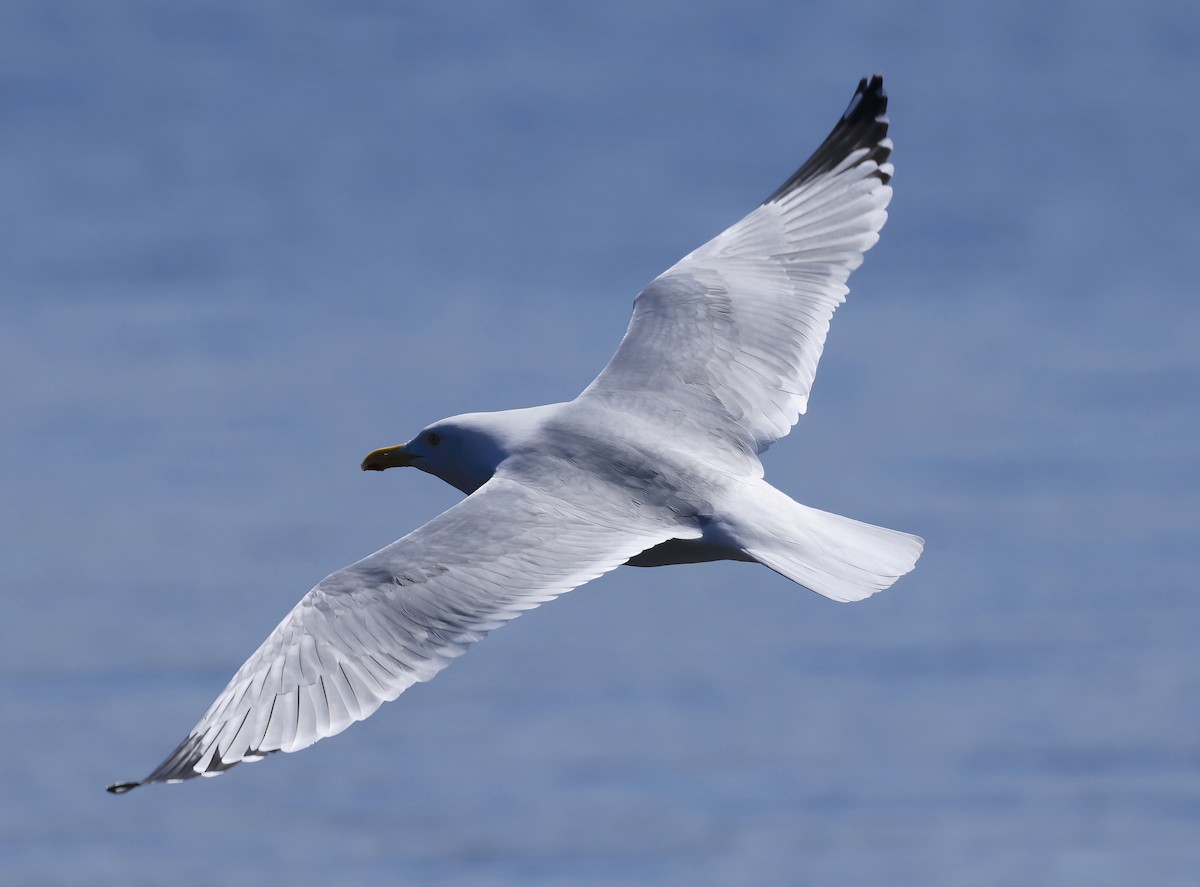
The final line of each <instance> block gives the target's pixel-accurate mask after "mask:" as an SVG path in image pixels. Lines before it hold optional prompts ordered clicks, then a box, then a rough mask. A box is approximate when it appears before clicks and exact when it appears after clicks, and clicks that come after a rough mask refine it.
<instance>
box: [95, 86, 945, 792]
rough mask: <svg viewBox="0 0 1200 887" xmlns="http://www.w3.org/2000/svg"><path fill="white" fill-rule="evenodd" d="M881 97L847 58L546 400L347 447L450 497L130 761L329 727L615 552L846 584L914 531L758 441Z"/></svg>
mask: <svg viewBox="0 0 1200 887" xmlns="http://www.w3.org/2000/svg"><path fill="white" fill-rule="evenodd" d="M886 111H887V96H886V94H885V93H884V91H883V80H882V78H881V77H879V76H878V75H876V76H874V77H871V78H870V79H869V80H868V79H864V80H863V81H861V82H860V83H859V85H858V90H857V91H856V92H855V94H854V97H853V98H852V99H851V100H850V105H849V107H848V108H847V109H846V111H845V113H844V114H843V115H842V117H841V119H840V120H839V121H838V123H837V125H836V126H835V127H834V128H833V131H832V132H831V133H830V134H829V136H828V138H826V139H825V141H824V142H822V143H821V146H820V147H819V148H817V150H816V153H814V154H813V155H812V157H810V158H809V159H808V160H807V161H805V162H804V165H803V166H801V167H800V168H799V169H798V170H797V171H796V172H795V173H794V174H793V175H792V176H791V178H789V179H788V180H787V181H786V182H784V183H783V184H782V185H781V186H780V187H779V189H778V190H776V191H775V192H774V193H773V194H771V196H770V197H768V198H767V199H766V200H765V201H764V202H763V203H762V205H760V206H759V207H757V208H756V209H755V210H754V211H753V212H751V213H750V214H749V215H748V216H746V217H745V218H744V219H742V220H741V221H740V222H738V223H737V224H735V225H734V226H733V227H731V228H729V229H728V230H727V231H724V232H723V233H721V234H719V235H717V236H716V237H715V238H714V239H712V240H710V241H709V242H708V243H706V244H704V245H703V246H701V247H700V248H699V249H697V250H696V251H694V252H692V253H690V254H689V255H687V256H685V257H684V258H683V259H681V260H680V261H679V262H678V263H677V264H676V265H674V266H673V267H671V268H670V269H668V270H667V271H665V272H664V273H663V274H661V275H659V276H658V277H657V278H656V279H655V280H653V281H652V282H651V283H650V285H649V286H647V287H646V289H645V290H643V291H642V293H641V295H639V296H638V298H637V300H636V301H635V302H634V307H633V318H632V320H631V321H630V323H629V328H628V330H627V331H626V333H625V337H624V339H622V341H621V344H620V347H618V349H617V352H616V354H615V355H613V358H612V360H611V361H609V364H608V366H607V367H605V369H604V371H603V372H602V373H601V374H600V375H599V376H598V377H597V378H596V380H595V381H594V382H592V384H590V385H589V386H588V387H587V388H586V389H585V390H584V391H583V393H582V394H580V395H579V396H578V397H576V398H575V399H574V400H573V401H570V402H569V403H557V404H550V405H548V406H540V407H532V408H529V409H518V410H506V411H503V412H495V413H470V414H467V415H463V416H454V417H452V418H449V419H443V420H441V421H440V422H435V423H433V424H432V425H429V426H428V427H426V428H424V429H423V430H421V431H420V432H419V433H418V434H417V435H416V437H414V438H412V440H410V441H408V443H404V444H400V445H399V446H391V447H385V448H383V449H379V450H375V451H374V452H372V453H370V454H368V455H367V457H366V458H365V459H364V460H363V462H362V468H363V470H364V471H383V470H385V469H388V468H398V467H401V466H412V467H413V468H418V469H420V470H421V471H425V472H428V473H429V474H432V475H434V476H435V477H439V478H441V479H442V480H444V481H445V482H446V483H448V484H451V485H452V486H454V487H456V488H458V489H459V490H461V491H462V492H464V493H466V494H467V498H466V499H464V500H462V501H461V502H459V503H458V504H457V505H455V506H454V507H452V508H450V509H449V510H448V511H446V512H445V513H444V514H442V515H440V516H439V517H436V518H434V519H433V520H431V521H430V522H429V523H427V524H425V526H423V527H421V528H420V529H418V530H415V531H413V532H412V533H409V534H408V535H407V536H405V537H404V538H402V539H400V540H399V541H398V542H394V543H392V544H391V545H389V546H387V547H386V548H383V549H381V550H380V551H377V552H375V553H374V554H372V555H370V556H369V557H367V558H364V559H363V560H361V561H359V562H358V563H356V564H351V565H350V566H349V567H346V568H345V569H343V570H339V571H337V572H336V573H333V574H332V575H330V576H327V577H326V578H325V579H323V580H321V582H320V583H318V584H317V586H316V587H315V588H313V589H312V590H311V591H310V592H308V594H306V595H305V596H304V597H303V598H302V599H301V600H300V602H299V603H298V604H297V605H296V606H295V608H294V609H293V610H292V611H291V613H289V614H288V615H287V616H286V617H285V618H284V620H283V621H282V622H280V623H279V625H278V627H277V628H276V629H275V630H274V631H273V632H271V634H270V636H269V637H268V638H267V639H266V641H264V642H263V644H262V646H261V647H259V648H258V650H257V651H256V652H255V653H254V655H252V656H251V657H250V658H249V659H248V660H247V661H246V663H245V664H244V665H243V666H242V667H241V668H240V669H239V670H238V672H237V674H235V675H234V676H233V680H231V681H230V682H229V685H228V686H227V687H226V688H225V690H224V691H223V692H222V693H221V695H220V696H218V697H217V700H216V701H215V702H214V703H213V704H212V706H211V707H210V708H209V710H208V711H207V712H206V713H205V715H204V717H202V718H201V719H200V722H199V723H198V724H196V726H195V727H193V728H192V730H191V732H190V733H189V734H188V736H187V738H186V739H184V740H183V742H181V743H180V744H179V747H178V748H176V749H175V750H174V751H173V752H171V754H170V756H168V757H167V759H166V760H165V761H163V763H162V764H161V765H159V767H158V768H157V769H156V770H154V772H152V773H151V774H150V775H149V776H147V777H146V778H145V779H142V780H141V781H140V782H121V783H117V784H115V785H111V786H109V787H108V790H109V791H110V792H126V791H129V790H130V789H132V788H135V787H137V786H139V785H145V784H147V783H151V782H181V781H183V780H185V779H191V778H192V777H195V776H216V775H217V774H219V773H222V772H224V771H225V770H228V769H229V768H230V767H232V766H233V765H235V764H238V763H241V762H242V761H257V760H260V759H261V758H263V757H264V756H265V755H268V754H270V753H271V752H275V751H285V752H293V751H297V750H299V749H302V748H305V747H307V746H309V745H312V744H313V743H314V742H316V741H317V740H318V739H323V738H325V737H326V736H333V735H334V734H335V733H340V732H342V731H343V730H345V729H346V728H347V727H349V726H350V725H351V724H353V723H354V722H355V721H361V720H362V719H363V718H366V717H368V716H369V715H371V714H372V713H373V712H374V711H375V710H376V709H377V708H379V706H380V705H382V704H383V703H384V702H387V701H389V700H392V699H395V698H396V697H397V696H399V695H400V694H401V693H403V692H404V691H405V690H407V689H408V688H409V687H410V686H412V685H413V684H415V683H417V682H418V681H427V680H429V679H430V678H432V677H433V676H434V675H435V674H437V673H438V672H439V671H441V670H442V669H443V668H444V667H445V666H447V665H448V664H449V663H450V662H451V660H453V659H455V658H457V657H458V656H460V655H461V654H462V653H464V652H466V650H467V648H468V647H469V646H470V645H471V644H473V643H475V641H478V640H480V639H481V638H483V637H484V636H485V635H486V634H487V633H488V632H489V631H491V630H492V629H495V628H499V627H500V626H502V625H504V624H505V623H506V622H508V621H509V620H510V619H515V618H516V617H517V616H519V615H521V613H523V612H524V611H526V610H530V609H532V608H534V607H536V606H538V605H539V604H542V603H545V602H546V601H548V600H551V599H552V598H555V597H557V596H558V595H560V594H563V593H564V592H567V591H570V590H571V589H573V588H575V587H577V586H579V585H582V584H584V583H585V582H589V581H591V580H592V579H595V578H596V577H597V576H600V575H601V574H603V573H607V572H608V571H609V570H612V569H614V568H615V567H618V566H621V565H622V564H630V565H633V566H640V567H653V566H663V565H666V564H686V563H698V562H702V561H714V560H735V561H750V562H755V563H760V564H764V565H766V566H767V567H770V568H771V569H772V570H774V571H775V572H777V573H780V574H781V575H783V576H785V577H787V578H788V579H791V580H792V581H793V582H795V583H797V584H799V585H801V586H803V587H805V588H808V589H810V590H812V591H815V592H817V593H818V594H822V595H824V596H825V597H828V598H832V599H833V600H835V601H857V600H861V599H863V598H866V597H869V596H870V595H872V594H874V593H875V592H877V591H881V590H882V589H885V588H887V587H889V586H890V585H891V584H892V583H894V582H895V581H896V580H897V579H898V578H899V577H900V576H903V575H904V574H905V573H907V572H909V571H910V570H911V569H912V568H913V566H914V565H915V564H916V561H917V558H918V557H919V556H920V554H921V549H922V547H923V545H924V543H923V541H922V540H921V539H920V538H919V537H917V536H911V535H908V534H907V533H900V532H897V531H895V530H888V529H884V528H882V527H876V526H872V525H870V524H865V523H860V522H859V521H855V520H851V519H849V518H846V517H840V516H838V515H836V514H830V513H828V512H824V511H818V510H817V509H815V508H809V507H808V506H806V505H801V504H800V503H798V502H795V501H793V500H792V499H791V498H789V497H788V496H787V495H786V494H784V493H782V492H780V491H779V490H777V489H775V488H774V487H773V486H771V485H770V484H769V483H767V482H766V481H765V480H764V479H763V468H762V464H761V462H759V456H760V455H761V454H762V452H763V451H764V450H766V449H767V447H769V446H770V445H771V444H772V443H774V442H775V441H776V440H778V439H779V438H781V437H783V436H784V435H786V434H787V433H788V431H789V430H791V427H792V425H794V424H795V422H796V420H797V418H798V417H799V416H800V414H801V413H803V412H804V411H805V408H806V407H807V404H808V394H809V389H810V388H811V387H812V382H813V377H814V375H815V374H816V370H817V361H818V360H819V359H820V357H821V350H822V348H823V346H824V344H825V335H826V333H827V332H828V330H829V320H830V318H831V317H832V315H833V312H834V309H836V308H837V306H838V305H840V304H841V303H842V302H843V301H844V300H845V297H846V293H847V292H849V289H848V288H847V286H846V279H847V277H849V275H850V272H851V271H852V270H854V269H855V268H857V267H858V265H859V263H861V262H862V257H863V253H864V252H866V251H867V250H868V249H869V248H870V247H871V246H872V245H873V244H874V243H875V241H876V240H878V239H879V230H880V228H882V227H883V223H884V221H885V220H886V219H887V212H886V207H887V205H888V201H889V200H890V199H891V196H892V189H891V186H890V184H889V182H890V181H891V177H892V164H891V163H889V162H888V156H889V155H890V154H891V150H892V142H891V140H890V139H889V138H887V129H888V119H887V114H886Z"/></svg>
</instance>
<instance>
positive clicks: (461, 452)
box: [362, 416, 507, 493]
mask: <svg viewBox="0 0 1200 887" xmlns="http://www.w3.org/2000/svg"><path fill="white" fill-rule="evenodd" d="M487 424H488V423H486V422H480V421H478V418H477V417H476V416H455V417H453V418H450V419H442V420H441V421H440V422H434V423H433V424H432V425H428V426H426V427H425V428H422V429H421V431H420V432H419V433H418V434H417V435H416V436H415V437H413V439H412V440H410V441H408V442H407V443H402V444H399V445H398V446H394V447H383V448H382V449H378V450H373V451H371V452H370V453H368V454H367V457H366V458H365V459H363V460H362V470H363V471H385V470H387V469H388V468H407V467H410V466H411V467H413V468H419V469H420V470H421V471H424V472H426V473H427V474H432V475H433V476H434V477H438V478H441V479H442V480H444V481H445V482H446V483H448V484H450V485H451V486H453V487H457V488H458V489H460V490H462V491H463V492H464V493H473V492H474V491H475V490H477V489H478V488H479V487H481V486H483V485H484V484H485V483H487V482H488V480H490V479H491V477H492V475H493V474H495V472H496V467H497V466H498V465H499V464H500V463H501V462H502V461H504V458H505V456H506V455H507V453H506V452H505V449H504V448H503V447H502V446H501V441H500V440H499V438H498V436H497V435H496V434H495V433H494V432H492V431H491V430H490V429H489V428H488V427H487Z"/></svg>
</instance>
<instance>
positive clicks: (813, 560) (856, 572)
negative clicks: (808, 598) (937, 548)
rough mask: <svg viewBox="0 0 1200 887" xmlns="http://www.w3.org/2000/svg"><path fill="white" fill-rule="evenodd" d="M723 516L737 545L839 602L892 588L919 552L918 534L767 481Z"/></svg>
mask: <svg viewBox="0 0 1200 887" xmlns="http://www.w3.org/2000/svg"><path fill="white" fill-rule="evenodd" d="M748 492H750V495H748V496H746V497H744V498H742V499H741V501H740V502H739V505H740V507H738V508H737V509H735V510H734V511H733V513H732V514H727V515H725V518H726V520H725V521H723V523H724V524H725V526H724V529H725V530H726V532H728V533H729V534H730V536H731V537H732V538H733V540H734V541H735V542H736V543H737V545H738V546H739V547H740V548H741V549H742V550H743V551H745V552H746V554H748V555H750V556H751V557H753V558H754V559H755V560H756V561H758V562H759V563H761V564H764V565H766V566H768V567H770V568H771V569H772V570H774V571H775V572H776V573H779V574H781V575H783V576H786V577H787V578H788V579H791V580H792V581H793V582H796V583H798V584H800V585H803V586H804V587H805V588H808V589H810V590H812V591H815V592H816V593H817V594H822V595H824V596H825V597H827V598H832V599H833V600H835V601H861V600H862V599H863V598H867V597H870V596H871V595H873V594H874V593H875V592H877V591H883V589H885V588H888V587H889V586H891V585H892V583H894V582H895V581H896V580H897V579H899V578H900V577H901V576H903V575H904V574H905V573H907V572H909V571H910V570H911V569H912V568H913V567H914V566H915V565H916V563H917V558H919V557H920V556H921V550H922V549H923V548H924V547H925V540H924V539H922V538H921V537H919V536H913V535H910V534H908V533H901V532H898V531H896V530H888V529H886V528H884V527H876V526H873V525H872V524H864V523H862V522H861V521H856V520H851V519H850V518H848V517H842V516H841V515H838V514H830V513H829V512H828V511H820V510H818V509H816V508H809V507H808V506H807V505H801V504H800V503H799V502H796V501H795V500H793V499H791V498H790V497H788V496H787V495H785V494H784V493H781V492H780V491H779V490H777V489H775V488H774V487H772V486H771V485H770V484H767V483H765V482H763V483H762V484H761V485H760V486H756V487H754V488H753V490H751V491H748Z"/></svg>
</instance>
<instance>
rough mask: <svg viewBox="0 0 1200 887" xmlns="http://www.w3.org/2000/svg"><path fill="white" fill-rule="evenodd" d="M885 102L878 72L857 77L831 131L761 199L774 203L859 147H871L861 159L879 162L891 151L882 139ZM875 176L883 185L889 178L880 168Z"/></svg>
mask: <svg viewBox="0 0 1200 887" xmlns="http://www.w3.org/2000/svg"><path fill="white" fill-rule="evenodd" d="M887 103H888V97H887V92H885V91H884V88H883V76H882V75H881V74H872V75H871V76H870V77H864V78H863V79H862V80H860V81H859V82H858V89H857V90H855V92H854V96H853V97H852V98H851V99H850V104H849V105H847V106H846V110H845V111H844V112H842V116H841V119H840V120H838V122H837V125H836V126H834V128H833V131H832V132H831V133H829V135H828V136H827V137H826V138H825V141H823V142H822V143H821V146H820V147H819V148H817V150H816V151H814V152H813V155H812V156H811V157H809V158H808V160H806V161H804V164H803V165H802V166H801V167H800V168H799V169H798V170H796V171H795V172H794V173H792V175H791V177H790V178H789V179H788V180H787V181H786V182H784V183H783V184H782V185H780V186H779V187H778V188H777V189H776V190H775V192H774V193H772V194H771V196H770V197H768V198H767V199H766V200H764V201H763V203H774V202H775V201H777V200H779V199H780V198H781V197H784V196H785V195H787V194H790V193H791V192H792V191H795V190H796V189H797V188H799V187H800V186H801V185H803V184H804V183H805V182H808V181H811V180H812V179H814V178H816V177H817V176H818V175H820V174H821V173H823V172H827V171H829V170H831V169H833V168H834V167H836V166H837V165H838V164H839V163H841V162H842V161H843V160H845V159H846V156H847V155H849V154H851V153H853V152H854V151H857V150H859V149H860V148H869V149H871V150H870V152H869V154H868V155H867V156H866V157H865V158H863V159H864V160H873V161H875V162H876V163H877V164H880V165H882V164H883V163H884V162H886V160H887V158H888V155H890V154H891V153H892V146H891V143H890V142H886V141H885V139H886V138H887V131H888V117H887ZM876 177H877V178H879V179H880V180H881V181H882V182H883V183H884V184H885V185H886V184H887V183H888V182H889V181H890V180H891V178H892V177H891V175H890V174H889V173H886V172H884V171H882V170H880V171H879V172H878V173H876Z"/></svg>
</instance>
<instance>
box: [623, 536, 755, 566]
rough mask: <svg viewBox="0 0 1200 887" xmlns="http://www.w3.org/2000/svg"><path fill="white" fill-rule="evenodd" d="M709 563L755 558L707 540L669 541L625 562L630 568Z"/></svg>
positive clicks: (729, 546) (736, 549)
mask: <svg viewBox="0 0 1200 887" xmlns="http://www.w3.org/2000/svg"><path fill="white" fill-rule="evenodd" d="M708 561H747V562H749V563H754V558H752V557H750V555H748V554H746V553H745V552H744V551H742V550H741V549H740V548H735V547H734V546H732V545H722V544H721V543H719V542H710V541H708V540H706V539H668V540H667V541H666V542H660V543H659V544H658V545H655V546H654V547H653V548H647V549H646V550H645V551H643V552H642V553H641V554H639V555H636V556H634V557H631V558H630V559H629V560H627V561H625V565H626V566H629V567H665V566H668V565H670V564H703V563H707V562H708Z"/></svg>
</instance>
